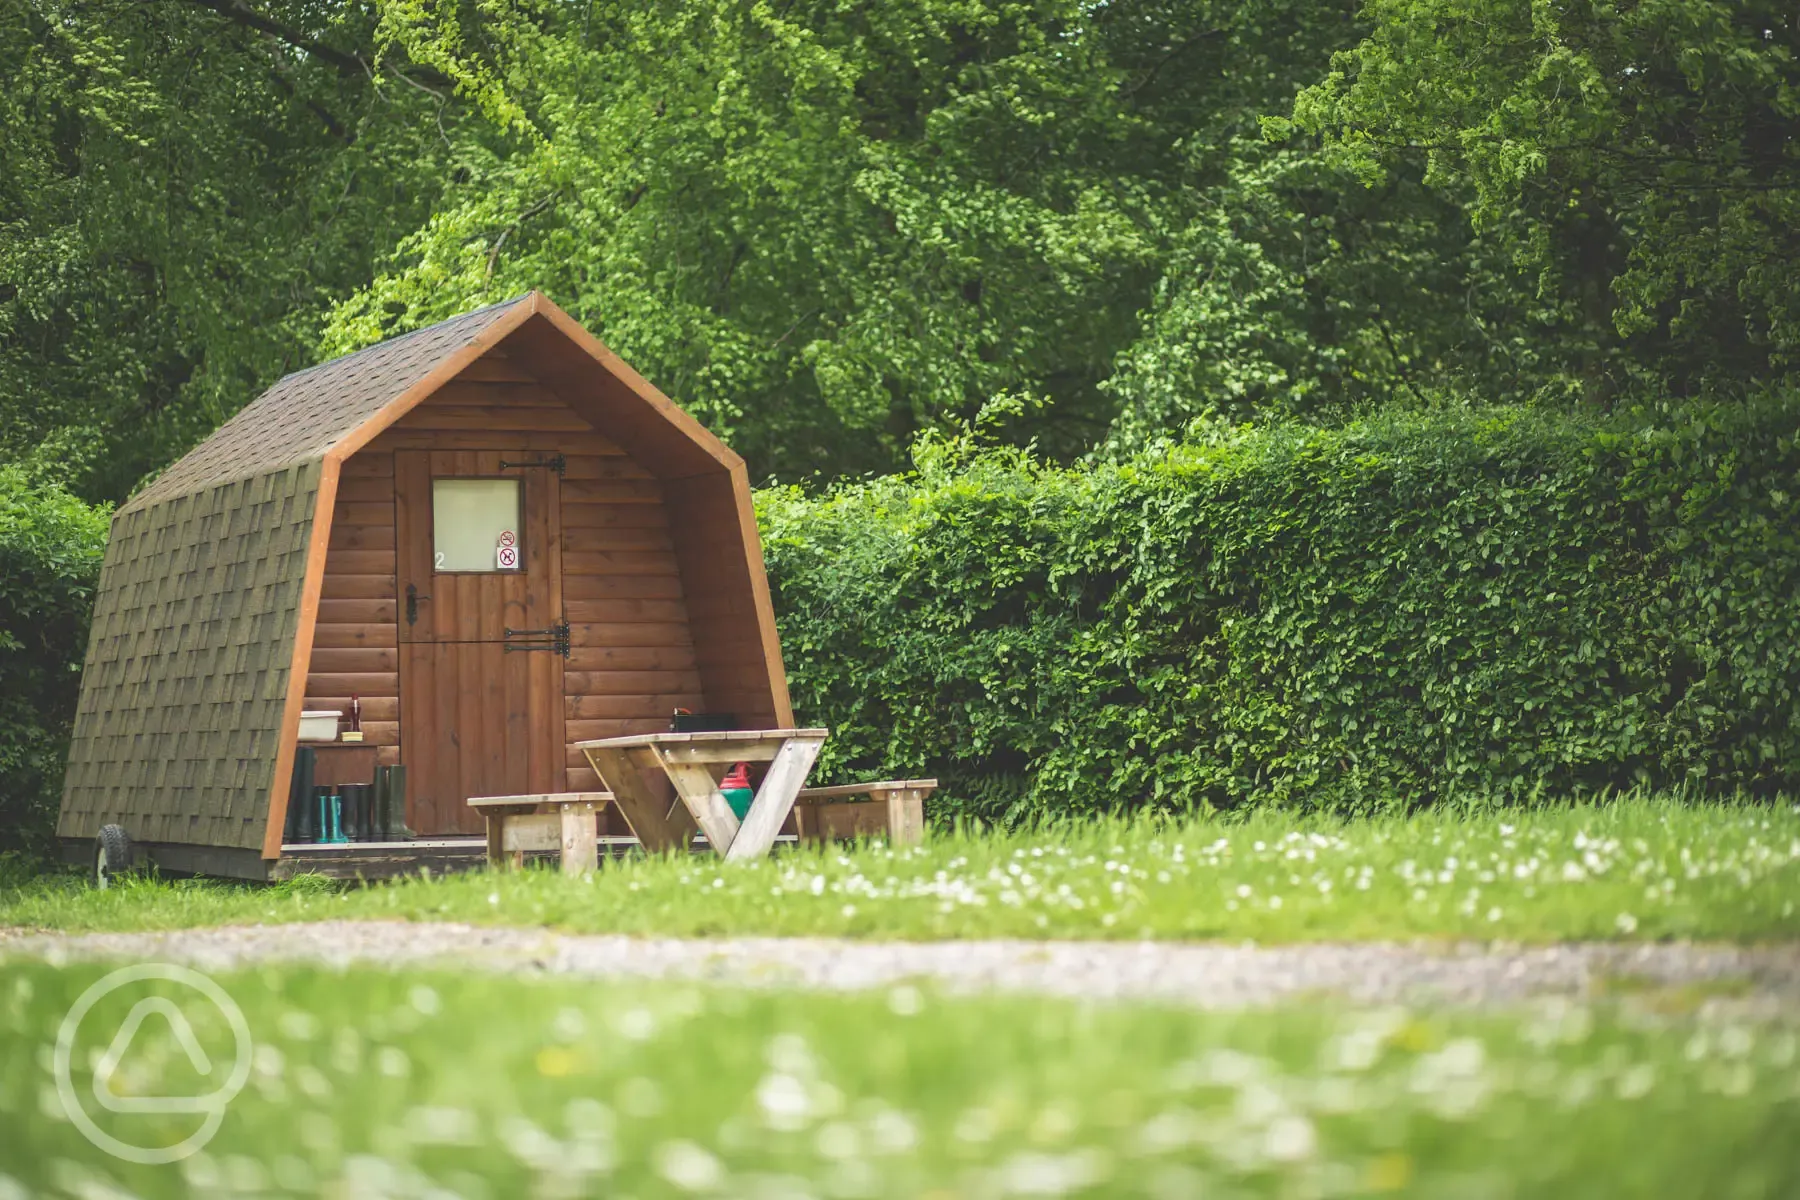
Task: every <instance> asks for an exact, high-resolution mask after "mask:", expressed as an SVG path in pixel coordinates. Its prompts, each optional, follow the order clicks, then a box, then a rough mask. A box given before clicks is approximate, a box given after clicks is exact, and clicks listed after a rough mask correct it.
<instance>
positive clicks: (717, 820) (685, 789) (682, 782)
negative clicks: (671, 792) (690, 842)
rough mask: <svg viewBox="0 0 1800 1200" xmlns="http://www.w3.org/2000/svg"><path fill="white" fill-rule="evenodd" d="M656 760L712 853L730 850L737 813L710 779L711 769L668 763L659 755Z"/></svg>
mask: <svg viewBox="0 0 1800 1200" xmlns="http://www.w3.org/2000/svg"><path fill="white" fill-rule="evenodd" d="M657 759H658V761H659V762H661V763H662V769H663V773H664V774H666V775H667V776H668V777H669V782H670V783H673V784H674V785H675V792H676V794H677V795H679V796H680V797H681V802H682V803H683V804H685V805H686V806H687V810H688V811H689V812H690V813H692V814H693V815H694V820H695V822H697V823H698V824H699V826H700V832H701V833H704V834H705V835H706V840H707V842H708V843H709V844H710V845H711V846H712V849H713V853H714V854H721V855H722V854H724V853H725V852H726V851H727V850H730V849H731V845H732V843H733V842H734V841H736V840H737V835H738V819H737V814H736V813H734V812H732V811H731V802H730V801H728V800H726V799H725V795H724V793H722V792H721V791H719V781H718V780H716V779H714V778H713V774H712V770H711V768H709V767H703V766H700V765H698V764H694V763H672V762H670V761H669V760H668V759H666V758H664V757H663V756H662V755H658V756H657Z"/></svg>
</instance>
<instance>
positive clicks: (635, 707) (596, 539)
mask: <svg viewBox="0 0 1800 1200" xmlns="http://www.w3.org/2000/svg"><path fill="white" fill-rule="evenodd" d="M562 505H563V507H562V518H563V606H564V610H565V612H566V613H567V615H568V620H569V641H570V651H569V662H568V666H567V668H566V669H565V670H564V672H563V705H564V713H565V716H566V718H567V719H566V722H565V726H564V728H565V730H566V737H567V739H568V742H569V743H570V749H569V751H568V765H569V788H570V790H572V791H587V790H590V789H594V788H598V787H600V786H601V785H600V781H599V778H598V776H596V775H595V774H594V771H593V769H592V768H591V767H589V766H588V764H587V761H586V760H585V759H584V758H583V757H582V755H581V753H580V752H579V751H577V750H575V749H574V748H573V744H574V743H575V742H579V741H584V740H586V739H588V738H601V737H617V736H621V735H624V734H628V733H649V732H654V731H656V730H659V729H667V728H668V727H669V714H670V712H671V711H673V710H674V709H675V708H677V707H681V708H689V709H693V710H694V711H696V712H699V711H703V710H704V709H705V707H706V699H705V696H704V694H703V692H702V689H701V686H700V671H699V664H698V662H697V660H696V658H695V653H694V638H693V632H692V630H691V628H690V627H689V624H688V610H687V603H686V599H685V597H684V595H683V589H682V583H681V569H680V565H679V563H678V561H677V559H676V557H675V542H674V539H673V537H672V536H671V535H670V531H669V514H668V510H667V509H666V507H665V506H664V504H663V487H662V484H660V483H659V482H657V481H656V480H655V479H652V478H651V477H650V474H649V472H647V471H645V470H644V469H643V468H642V467H640V466H638V465H637V464H636V463H634V462H632V461H631V460H630V459H629V458H626V457H624V456H623V455H589V454H580V455H570V456H569V460H568V472H567V474H566V475H565V477H564V479H563V485H562ZM609 819H612V818H611V815H610V810H609Z"/></svg>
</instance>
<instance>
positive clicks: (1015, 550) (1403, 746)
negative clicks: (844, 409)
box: [760, 394, 1800, 820]
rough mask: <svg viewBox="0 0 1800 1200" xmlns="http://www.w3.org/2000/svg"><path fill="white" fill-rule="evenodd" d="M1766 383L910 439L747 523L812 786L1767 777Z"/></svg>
mask: <svg viewBox="0 0 1800 1200" xmlns="http://www.w3.org/2000/svg"><path fill="white" fill-rule="evenodd" d="M1797 426H1800V395H1795V394H1786V395H1771V396H1764V397H1762V398H1760V399H1757V400H1754V401H1752V402H1749V403H1744V402H1739V403H1736V404H1732V405H1720V406H1717V407H1702V408H1694V409H1691V410H1687V411H1683V412H1680V413H1676V414H1672V415H1671V414H1664V415H1662V416H1661V417H1660V418H1657V419H1649V418H1641V419H1639V420H1638V421H1636V422H1634V423H1620V422H1615V423H1613V424H1610V425H1602V424H1598V423H1582V422H1580V421H1572V420H1570V419H1569V418H1567V417H1550V416H1545V415H1537V414H1533V413H1530V412H1517V411H1513V412H1507V413H1489V414H1463V415H1439V416H1405V417H1396V416H1388V417H1383V418H1379V419H1374V420H1370V421H1367V422H1364V423H1360V424H1357V425H1354V426H1351V427H1349V428H1345V429H1341V430H1329V431H1327V430H1319V429H1300V428H1271V429H1266V430H1256V431H1248V432H1237V433H1233V434H1230V435H1227V436H1223V437H1221V438H1219V439H1217V444H1212V445H1188V446H1178V447H1174V448H1170V449H1167V450H1164V451H1160V452H1158V453H1155V454H1150V455H1146V456H1143V457H1140V458H1138V459H1136V460H1134V461H1130V462H1127V463H1124V464H1121V465H1118V466H1113V467H1104V468H1096V469H1091V470H1074V471H1063V470H1054V469H1047V468H1041V467H1037V466H1034V465H1032V464H1030V463H1029V462H1026V461H1023V460H1022V459H1021V458H1020V457H1019V456H1016V455H1013V456H1006V455H995V454H988V455H986V456H981V455H975V456H965V458H964V460H963V461H962V462H961V464H960V465H959V466H956V467H954V468H951V467H949V466H946V465H945V461H944V460H945V459H946V458H947V457H949V456H948V455H947V453H946V452H945V450H944V448H943V447H939V448H937V449H936V450H935V451H934V452H933V453H932V454H931V455H930V456H928V459H927V463H926V465H925V466H922V467H921V470H920V472H919V474H918V475H916V476H913V477H910V478H907V479H904V480H898V479H891V480H873V481H868V482H864V483H861V484H857V485H854V486H849V487H845V488H842V489H840V490H837V491H835V492H833V493H831V494H829V495H826V496H824V497H821V498H813V499H809V498H807V497H805V496H803V495H801V494H800V493H799V492H797V491H793V490H779V489H778V490H771V491H768V492H765V493H763V495H762V496H761V500H760V509H761V516H762V521H763V526H764V530H765V535H766V546H767V552H768V557H769V564H770V568H771V573H772V583H773V586H774V589H775V594H776V611H777V613H778V614H779V620H780V625H781V632H782V644H783V649H784V651H785V653H786V657H787V664H788V671H789V676H790V679H791V684H792V688H793V692H794V700H795V706H796V709H797V710H798V712H799V713H800V714H801V715H802V717H803V718H804V719H805V720H806V721H808V722H814V723H818V724H822V725H827V726H829V727H831V729H832V731H833V737H832V740H831V741H830V742H829V743H828V749H827V754H826V758H825V759H824V760H822V761H823V765H824V770H823V771H822V772H821V774H822V775H823V776H824V777H827V778H849V777H871V776H895V775H901V776H914V775H920V774H935V775H938V776H939V777H941V778H942V779H943V780H944V781H945V784H946V790H947V792H948V793H949V795H950V796H951V797H952V798H953V801H954V808H955V809H956V810H957V811H964V812H970V813H974V814H978V815H982V816H985V817H989V818H998V819H1002V820H1014V819H1018V818H1020V817H1025V816H1033V815H1041V814H1050V813H1056V812H1066V811H1089V810H1099V809H1114V808H1125V807H1135V806H1168V807H1180V806H1188V805H1197V804H1211V805H1216V806H1220V807H1226V806H1232V805H1237V804H1241V803H1244V802H1246V801H1256V802H1275V803H1289V804H1294V805H1300V806H1320V807H1324V806H1330V807H1335V808H1345V807H1348V808H1353V809H1354V808H1360V807H1367V806H1372V805H1386V804H1390V803H1394V802H1395V801H1398V802H1401V803H1405V804H1409V805H1418V804H1429V803H1433V802H1438V801H1442V800H1444V799H1446V798H1451V797H1471V796H1480V797H1484V798H1492V797H1495V796H1500V797H1506V798H1523V797H1526V796H1529V795H1531V794H1533V793H1534V792H1537V791H1539V790H1544V791H1554V792H1557V793H1564V792H1583V791H1589V790H1599V789H1603V788H1614V787H1626V786H1631V785H1638V784H1650V785H1654V786H1658V787H1671V786H1673V787H1682V786H1686V787H1689V788H1695V789H1698V790H1703V791H1708V792H1723V791H1731V790H1736V789H1740V788H1741V789H1748V790H1750V791H1754V792H1759V793H1768V792H1773V791H1776V790H1800V723H1797V722H1796V719H1795V694H1796V688H1797V687H1800V638H1797V637H1796V633H1797V632H1800V542H1797V540H1796V524H1795V517H1796V504H1797V503H1800V450H1797V449H1796V445H1795V430H1796V427H1797Z"/></svg>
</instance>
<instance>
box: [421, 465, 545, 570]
mask: <svg viewBox="0 0 1800 1200" xmlns="http://www.w3.org/2000/svg"><path fill="white" fill-rule="evenodd" d="M520 482H521V481H520V480H517V479H433V480H432V481H431V530H432V539H433V543H434V544H433V546H432V550H433V554H432V565H433V568H434V569H435V570H438V571H517V570H518V569H519V567H520V564H522V563H523V562H524V551H523V547H521V546H520V544H519V533H520V529H519V523H520V517H521V514H522V513H523V511H524V505H523V503H522V498H521V496H520Z"/></svg>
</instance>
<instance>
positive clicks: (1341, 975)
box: [0, 921, 1800, 1014]
mask: <svg viewBox="0 0 1800 1200" xmlns="http://www.w3.org/2000/svg"><path fill="white" fill-rule="evenodd" d="M6 957H33V958H45V959H50V960H52V961H68V960H70V959H113V958H129V959H155V960H162V961H175V962H182V963H187V964H189V965H192V966H195V967H198V968H200V969H203V970H229V969H232V968H235V967H241V966H247V965H252V964H257V963H265V962H311V963H320V964H325V965H328V966H334V967H342V966H349V965H353V964H359V965H369V966H382V967H401V966H415V965H416V966H438V967H454V968H457V969H463V968H470V969H480V970H489V971H499V972H508V973H524V974H544V975H566V976H574V977H580V978H596V979H598V978H632V979H686V980H704V981H709V982H716V983H731V984H747V985H752V986H771V987H787V986H792V987H809V988H827V989H855V988H876V987H884V986H891V985H893V984H897V983H901V982H908V981H912V982H924V983H930V984H933V985H935V986H938V987H941V988H944V989H945V990H948V991H956V992H972V991H987V990H1002V991H1030V992H1040V993H1045V994H1050V995H1060V996H1071V997H1080V998H1088V999H1105V1000H1112V999H1135V1000H1155V1001H1160V1002H1166V1003H1176V1004H1181V1005H1191V1006H1194V1007H1199V1008H1236V1007H1242V1006H1245V1005H1256V1004H1268V1003H1273V1002H1276V1001H1280V1000H1283V999H1292V998H1300V997H1317V996H1321V995H1329V996H1336V997H1342V998H1344V999H1348V1000H1351V1001H1355V1002H1358V1003H1399V1002H1420V1003H1448V1004H1459V1005H1468V1004H1498V1003H1508V1002H1515V1001H1520V1000H1525V999H1528V998H1531V997H1534V996H1546V995H1559V996H1567V997H1572V998H1581V997H1592V996H1594V995H1597V994H1599V993H1600V992H1601V991H1603V990H1606V991H1613V992H1615V993H1616V992H1618V991H1620V990H1625V991H1629V992H1630V993H1633V994H1638V995H1643V994H1646V993H1654V992H1656V991H1658V990H1660V989H1678V988H1697V989H1699V991H1700V993H1701V994H1702V995H1706V996H1722V997H1728V998H1729V999H1730V1002H1731V1004H1732V1006H1733V1007H1748V1008H1751V1009H1754V1010H1761V1011H1766V1012H1769V1013H1775V1014H1778V1013H1800V945H1791V944H1790V945H1781V946H1764V947H1741V946H1723V945H1691V944H1646V945H1630V944H1618V943H1573V944H1564V945H1554V946H1530V947H1518V946H1489V945H1462V946H1448V947H1442V946H1429V945H1423V944H1421V945H1399V944H1393V943H1374V944H1355V945H1351V944H1336V943H1323V944H1321V943H1313V944H1306V945H1292V946H1256V945H1224V944H1216V943H1215V944H1171V943H1167V942H1162V943H1151V942H1010V941H972V942H859V941H839V940H832V939H824V938H729V939H719V940H689V939H679V938H628V937H607V936H579V935H569V934H556V933H548V932H545V931H542V930H518V929H495V928H486V927H476V926H468V925H453V924H441V925H440V924H410V923H407V922H400V921H338V922H325V923H320V924H308V925H256V926H234V927H228V928H222V929H195V930H184V931H180V932H173V933H129V934H121V933H97V934H80V935H58V934H41V933H32V932H30V931H24V930H16V929H14V930H8V929H0V958H6ZM1622 980H1623V981H1626V987H1625V988H1624V989H1621V988H1620V987H1619V983H1620V981H1622Z"/></svg>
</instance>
